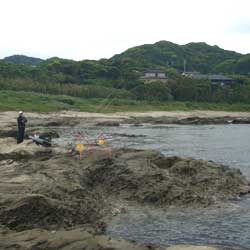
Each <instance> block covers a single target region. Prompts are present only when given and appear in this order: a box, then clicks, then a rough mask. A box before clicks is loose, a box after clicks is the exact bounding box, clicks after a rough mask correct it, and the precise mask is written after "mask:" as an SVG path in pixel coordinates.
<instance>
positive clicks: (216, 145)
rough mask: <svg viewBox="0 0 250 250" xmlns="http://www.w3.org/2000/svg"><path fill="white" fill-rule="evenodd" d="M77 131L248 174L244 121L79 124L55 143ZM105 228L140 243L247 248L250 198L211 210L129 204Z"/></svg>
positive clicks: (249, 133)
mask: <svg viewBox="0 0 250 250" xmlns="http://www.w3.org/2000/svg"><path fill="white" fill-rule="evenodd" d="M78 131H81V132H83V133H84V134H85V135H86V136H87V137H88V139H89V140H90V141H91V140H95V138H96V137H97V136H98V135H99V134H101V133H103V134H105V135H106V137H107V141H108V144H109V145H111V146H113V147H131V148H138V149H154V150H158V151H160V152H162V153H163V154H165V155H167V156H170V155H177V156H188V157H194V158H196V159H204V160H212V161H214V162H218V163H222V164H224V165H228V166H230V167H235V168H239V169H240V170H241V171H242V173H243V174H244V175H246V176H247V178H249V179H250V126H249V125H199V126H197V125H196V126H191V125H187V126H186V125H150V124H144V125H142V126H139V127H135V126H132V125H122V126H120V127H103V128H100V127H92V128H86V127H84V126H81V125H80V126H79V127H76V128H74V129H73V130H72V129H71V128H68V129H67V128H65V129H62V131H61V138H60V139H58V140H57V142H59V143H66V142H69V141H72V140H73V134H74V133H75V132H78ZM106 233H107V234H109V235H111V236H112V237H115V238H125V239H130V240H135V241H137V242H140V243H155V244H163V245H171V244H197V245H207V244H215V245H229V246H235V245H236V246H241V247H242V249H250V197H249V196H247V197H244V198H243V199H241V200H239V201H234V202H229V203H228V204H225V206H223V207H222V208H213V209H211V208H209V209H195V210H194V209H184V210H183V209H179V210H178V209H167V210H160V209H154V210H152V209H147V208H140V209H138V208H129V210H128V212H127V213H126V214H121V215H119V216H117V217H115V218H114V219H113V220H112V221H111V223H110V224H109V225H108V227H107V231H106Z"/></svg>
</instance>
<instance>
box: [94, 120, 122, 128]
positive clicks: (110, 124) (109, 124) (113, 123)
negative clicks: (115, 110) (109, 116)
mask: <svg viewBox="0 0 250 250" xmlns="http://www.w3.org/2000/svg"><path fill="white" fill-rule="evenodd" d="M95 125H96V126H99V127H119V126H120V123H119V122H118V121H112V120H109V121H101V122H98V123H96V124H95Z"/></svg>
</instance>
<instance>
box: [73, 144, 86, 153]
mask: <svg viewBox="0 0 250 250" xmlns="http://www.w3.org/2000/svg"><path fill="white" fill-rule="evenodd" d="M75 149H76V151H79V152H81V151H83V150H84V144H76V147H75Z"/></svg>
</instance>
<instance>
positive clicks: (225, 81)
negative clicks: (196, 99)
mask: <svg viewBox="0 0 250 250" xmlns="http://www.w3.org/2000/svg"><path fill="white" fill-rule="evenodd" d="M183 75H184V76H187V77H192V78H195V79H208V80H210V82H211V84H212V85H220V86H226V85H232V84H233V79H232V78H230V77H226V76H224V75H222V74H201V73H200V72H197V71H194V72H185V73H183Z"/></svg>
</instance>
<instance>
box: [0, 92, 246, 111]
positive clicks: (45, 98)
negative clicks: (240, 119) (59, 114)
mask: <svg viewBox="0 0 250 250" xmlns="http://www.w3.org/2000/svg"><path fill="white" fill-rule="evenodd" d="M11 110H24V111H31V112H32V111H33V112H51V111H60V110H75V111H85V112H97V113H113V112H129V111H131V112H136V111H137V112H145V111H192V110H211V111H233V112H249V111H250V104H246V103H233V104H229V103H206V102H199V103H198V102H149V101H136V100H129V99H100V98H99V99H98V98H88V99H84V98H77V97H71V96H66V95H46V94H39V93H34V92H19V91H18V92H16V91H7V90H6V91H0V111H11Z"/></svg>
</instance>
